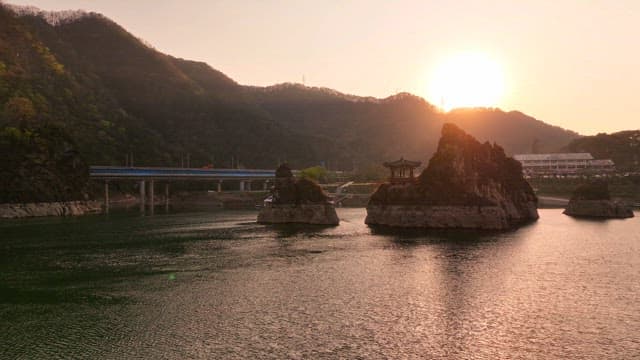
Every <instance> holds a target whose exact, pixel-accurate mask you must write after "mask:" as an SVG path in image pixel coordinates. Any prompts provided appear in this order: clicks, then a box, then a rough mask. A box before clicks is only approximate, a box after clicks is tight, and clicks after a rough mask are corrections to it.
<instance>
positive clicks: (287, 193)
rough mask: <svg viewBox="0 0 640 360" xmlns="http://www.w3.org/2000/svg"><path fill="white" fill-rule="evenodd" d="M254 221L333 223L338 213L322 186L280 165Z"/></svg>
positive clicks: (336, 219) (335, 223)
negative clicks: (267, 197)
mask: <svg viewBox="0 0 640 360" xmlns="http://www.w3.org/2000/svg"><path fill="white" fill-rule="evenodd" d="M258 223H261V224H275V223H306V224H322V225H337V224H338V223H339V219H338V215H337V214H336V210H335V208H334V206H333V204H332V203H331V202H330V201H329V197H328V196H327V194H325V192H324V191H323V190H322V188H321V187H320V186H319V185H318V184H316V183H315V182H314V181H312V180H309V179H304V178H303V179H296V178H295V177H293V173H292V172H291V169H290V168H289V167H288V166H287V165H286V164H283V165H280V167H278V169H276V183H275V185H274V187H273V189H272V192H271V201H270V202H265V206H264V207H263V208H262V209H261V210H260V213H259V214H258Z"/></svg>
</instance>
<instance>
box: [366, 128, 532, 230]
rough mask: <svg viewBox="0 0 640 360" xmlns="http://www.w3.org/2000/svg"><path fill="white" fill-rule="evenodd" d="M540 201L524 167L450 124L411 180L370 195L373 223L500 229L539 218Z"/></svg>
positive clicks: (370, 221) (369, 214) (369, 218)
mask: <svg viewBox="0 0 640 360" xmlns="http://www.w3.org/2000/svg"><path fill="white" fill-rule="evenodd" d="M537 202H538V199H537V197H536V195H535V194H534V192H533V189H532V188H531V186H530V185H529V183H527V181H526V180H525V179H524V178H523V176H522V168H521V166H520V163H519V162H518V161H516V160H513V159H512V158H509V157H507V156H506V155H505V153H504V150H503V149H502V148H501V147H500V146H498V145H496V144H493V145H491V144H490V143H488V142H487V143H484V144H481V143H480V142H478V141H477V140H476V139H474V138H473V137H472V136H470V135H467V134H466V133H465V132H464V131H462V130H460V129H459V128H458V127H456V126H455V125H452V124H445V125H444V126H443V127H442V137H441V138H440V142H439V143H438V150H437V152H436V153H435V154H434V155H433V157H432V158H431V160H430V161H429V165H428V166H427V168H426V169H425V170H424V171H423V172H422V174H420V176H419V177H418V178H417V179H416V180H415V181H411V182H405V183H385V184H382V185H381V186H380V187H379V188H378V190H376V192H375V193H374V194H373V195H372V196H371V199H370V201H369V204H368V205H367V218H366V220H365V222H366V223H367V224H370V225H387V226H397V227H423V228H467V229H493V230H502V229H508V228H512V227H514V226H517V225H519V224H522V223H525V222H528V221H531V220H535V219H537V218H538V211H537Z"/></svg>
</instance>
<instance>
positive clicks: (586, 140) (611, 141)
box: [564, 130, 640, 171]
mask: <svg viewBox="0 0 640 360" xmlns="http://www.w3.org/2000/svg"><path fill="white" fill-rule="evenodd" d="M564 150H565V151H571V152H589V153H591V155H593V156H594V157H595V158H596V159H611V160H613V162H614V163H615V164H616V168H617V169H618V170H622V171H640V130H629V131H620V132H617V133H613V134H598V135H594V136H585V137H582V138H579V139H575V140H573V141H572V142H571V143H569V145H567V146H566V147H565V148H564Z"/></svg>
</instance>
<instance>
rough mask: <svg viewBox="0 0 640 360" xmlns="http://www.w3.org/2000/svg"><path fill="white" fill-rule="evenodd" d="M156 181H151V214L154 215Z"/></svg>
mask: <svg viewBox="0 0 640 360" xmlns="http://www.w3.org/2000/svg"><path fill="white" fill-rule="evenodd" d="M154 185H155V181H153V180H151V181H149V210H151V214H153V208H154V205H155V189H154Z"/></svg>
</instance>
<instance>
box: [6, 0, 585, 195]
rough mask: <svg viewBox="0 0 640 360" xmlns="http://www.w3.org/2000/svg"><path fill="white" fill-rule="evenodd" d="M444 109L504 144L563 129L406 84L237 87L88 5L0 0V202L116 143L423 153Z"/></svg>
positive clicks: (551, 142)
mask: <svg viewBox="0 0 640 360" xmlns="http://www.w3.org/2000/svg"><path fill="white" fill-rule="evenodd" d="M445 121H453V122H455V123H457V124H458V125H460V126H461V127H462V128H464V129H465V130H467V131H469V133H471V134H472V135H474V136H476V137H478V138H479V139H481V140H489V141H495V142H497V143H499V144H501V145H503V146H504V147H505V150H506V151H507V152H510V153H513V152H524V151H528V149H530V148H531V146H532V144H533V143H534V141H536V139H537V140H538V144H541V145H542V148H543V149H545V150H546V149H554V148H556V149H557V148H559V147H561V146H563V145H565V144H567V143H568V142H569V141H570V140H572V139H574V138H576V137H577V134H575V133H572V132H569V131H566V130H563V129H560V128H557V127H553V126H550V125H547V124H545V123H542V122H540V121H537V120H535V119H533V118H530V117H527V116H526V115H523V114H521V113H515V112H509V113H505V112H502V111H500V110H494V109H472V110H464V111H456V112H451V113H448V114H444V113H442V112H439V111H438V110H437V109H436V108H435V107H433V106H432V105H430V104H429V103H427V102H426V101H424V100H423V99H422V98H420V97H417V96H413V95H410V94H398V95H395V96H391V97H388V98H385V99H375V98H369V97H358V96H353V95H346V94H342V93H339V92H337V91H334V90H330V89H324V88H311V87H305V86H302V85H296V84H282V85H276V86H270V87H252V86H242V85H240V84H238V83H236V82H235V81H233V80H232V79H230V78H229V77H228V76H226V75H225V74H223V73H221V72H219V71H217V70H215V69H213V68H211V67H210V66H209V65H207V64H204V63H201V62H194V61H189V60H183V59H179V58H175V57H172V56H169V55H166V54H163V53H160V52H158V51H156V50H155V49H153V48H151V47H150V46H148V45H146V44H145V43H144V42H143V41H141V40H139V39H138V38H136V37H135V36H134V35H132V34H130V33H128V32H127V31H126V30H125V29H123V28H122V27H121V26H119V25H118V24H116V23H114V22H113V21H111V20H109V19H107V18H105V17H104V16H102V15H99V14H95V13H84V12H65V13H50V12H41V11H38V10H33V9H26V10H25V9H24V8H16V7H9V6H7V5H3V4H2V3H0V150H2V151H3V153H4V154H14V156H3V159H2V164H1V167H0V172H1V173H0V181H2V184H3V185H6V186H3V188H2V190H0V202H5V201H27V200H38V198H44V197H41V196H40V195H38V191H35V190H34V191H30V190H29V189H28V186H27V187H26V188H25V186H22V187H16V186H18V185H16V184H20V183H21V184H25V183H27V184H28V183H35V182H37V181H38V180H42V178H43V175H42V174H43V172H42V171H40V170H42V169H43V168H46V169H48V171H47V172H45V173H46V174H48V175H46V176H48V177H57V178H59V179H64V178H65V176H66V175H65V174H64V173H63V172H62V170H60V169H62V168H64V169H66V170H65V171H68V168H67V167H64V166H62V165H60V161H62V160H61V159H63V158H64V159H66V160H64V161H71V162H72V163H73V164H74V166H75V167H73V169H75V170H74V171H77V172H78V177H77V179H80V178H81V175H82V174H84V172H86V164H100V165H123V164H124V163H125V158H126V157H128V156H129V154H132V155H133V158H134V164H135V165H147V166H179V165H180V164H181V160H182V159H183V158H185V156H186V155H187V154H188V155H189V158H190V160H191V166H196V167H199V166H204V165H206V164H213V165H214V166H218V167H228V166H230V165H231V159H232V158H233V159H234V162H235V163H236V164H237V163H238V160H239V163H240V164H241V165H243V166H246V167H255V168H273V167H274V166H275V165H276V164H277V162H278V161H284V160H287V161H289V162H290V164H291V165H292V166H293V167H294V168H300V167H306V166H311V165H317V164H320V163H324V164H327V165H329V166H330V167H331V168H334V169H345V170H350V169H352V168H353V167H354V166H355V167H357V166H362V165H363V164H370V163H378V162H380V161H383V160H389V159H393V158H397V157H400V156H405V157H406V158H414V159H417V160H423V161H426V160H427V159H428V157H429V155H430V154H431V153H432V152H433V151H434V150H435V146H436V143H437V138H438V134H439V129H440V127H441V125H442V123H443V122H445ZM523 129H525V131H523ZM53 134H57V135H55V138H54V135H53ZM16 144H21V145H20V149H21V152H19V154H20V155H19V156H18V155H17V154H18V153H17V152H14V149H16V146H18V145H16ZM36 144H40V146H36ZM54 159H55V160H54ZM71 159H73V161H72V160H71ZM37 169H40V170H37ZM8 179H12V180H11V181H9V180H8ZM16 179H20V180H19V181H18V180H16ZM60 181H61V182H64V181H63V180H60ZM12 184H13V185H12ZM72 187H75V188H77V186H75V185H74V186H68V188H72ZM79 191H80V190H77V189H76V190H74V191H71V190H69V191H68V192H61V191H56V195H55V196H49V197H46V198H47V199H50V198H68V197H77V196H78V194H79Z"/></svg>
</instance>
